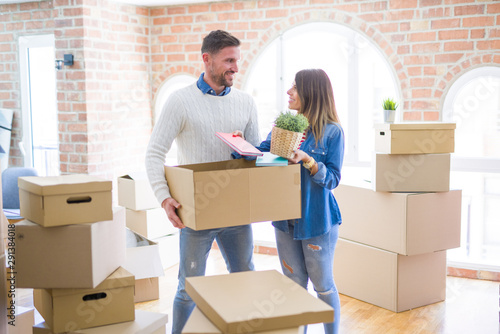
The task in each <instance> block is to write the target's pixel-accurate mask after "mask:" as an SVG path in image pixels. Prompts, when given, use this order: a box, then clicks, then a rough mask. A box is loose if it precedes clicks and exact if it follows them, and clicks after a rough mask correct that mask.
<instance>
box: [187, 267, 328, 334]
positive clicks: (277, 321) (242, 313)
mask: <svg viewBox="0 0 500 334" xmlns="http://www.w3.org/2000/svg"><path fill="white" fill-rule="evenodd" d="M222 289H223V290H224V293H223V294H221V293H220V292H221V290H222ZM186 291H187V293H188V294H189V295H190V296H191V298H192V299H193V300H194V301H195V303H196V305H197V306H198V307H199V308H200V310H201V311H202V312H203V313H204V314H205V316H207V317H208V318H209V319H210V320H211V321H212V322H213V323H214V324H215V325H216V326H217V327H218V328H219V329H220V330H221V331H223V332H225V333H227V332H231V333H233V332H234V333H235V332H243V331H245V332H253V331H258V332H260V331H264V330H273V329H282V328H283V327H298V326H301V325H306V324H311V323H320V322H332V321H333V308H332V307H330V306H329V305H327V304H326V303H325V302H323V301H321V300H319V299H318V298H316V297H314V296H313V295H311V294H310V293H309V292H307V290H305V289H303V288H302V287H300V285H298V284H297V283H295V282H294V281H293V280H291V279H290V278H288V277H286V276H285V275H283V274H280V273H279V272H277V271H276V270H267V271H247V272H238V273H232V274H226V275H215V276H200V277H188V278H186ZM234 296H238V298H235V297H234Z"/></svg>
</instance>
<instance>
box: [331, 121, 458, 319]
mask: <svg viewBox="0 0 500 334" xmlns="http://www.w3.org/2000/svg"><path fill="white" fill-rule="evenodd" d="M454 129H455V124H443V123H439V124H438V123H424V124H382V125H377V126H376V129H375V132H376V137H375V150H376V153H375V155H374V160H373V164H372V182H371V183H369V182H366V181H357V182H353V181H352V180H351V181H349V182H343V184H341V185H339V187H338V188H337V189H336V190H335V197H336V199H337V201H338V203H339V206H340V210H341V212H342V218H343V219H342V220H343V224H342V226H341V228H340V239H339V242H338V245H337V250H336V252H335V266H334V268H335V269H334V274H335V281H336V283H337V286H338V289H339V292H341V293H343V294H346V295H349V296H351V297H354V298H357V299H360V300H363V301H366V302H369V303H372V304H374V305H377V306H380V307H383V308H386V309H389V310H391V311H394V312H401V311H406V310H409V309H411V308H415V307H419V306H424V305H427V304H431V303H435V302H439V301H442V300H444V299H445V292H446V250H447V249H451V248H456V247H459V246H460V220H461V198H462V194H461V191H460V190H450V187H449V179H450V153H452V152H453V150H454Z"/></svg>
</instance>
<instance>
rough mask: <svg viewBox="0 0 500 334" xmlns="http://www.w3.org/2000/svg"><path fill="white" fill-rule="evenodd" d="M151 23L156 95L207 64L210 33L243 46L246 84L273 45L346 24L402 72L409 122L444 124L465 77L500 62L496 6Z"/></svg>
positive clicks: (355, 6)
mask: <svg viewBox="0 0 500 334" xmlns="http://www.w3.org/2000/svg"><path fill="white" fill-rule="evenodd" d="M151 18H152V24H153V26H152V30H151V41H152V50H151V51H152V64H153V76H154V78H155V81H154V86H153V90H154V91H156V90H157V89H158V86H159V84H161V82H163V80H164V78H167V77H168V76H169V75H171V74H174V73H177V72H178V71H185V70H182V69H180V68H181V66H182V65H184V64H189V63H191V62H193V61H196V62H198V63H199V62H200V61H201V57H200V55H199V49H200V45H201V39H202V38H203V36H204V35H205V34H206V33H207V32H208V31H210V30H213V29H226V30H229V31H231V32H233V33H234V34H235V35H236V36H238V37H239V38H240V39H241V40H242V41H243V46H242V51H243V52H242V62H241V66H240V68H241V70H240V75H239V77H238V80H239V81H238V82H239V83H240V85H241V83H242V82H244V80H245V78H246V76H245V73H246V71H245V69H247V68H250V66H251V65H252V63H253V62H254V61H255V59H256V58H257V57H258V56H259V54H260V52H261V51H262V50H263V49H264V48H265V46H266V45H267V44H268V43H270V42H271V41H272V40H273V39H275V38H277V37H278V36H279V34H280V33H282V32H284V31H286V30H287V29H289V28H292V27H294V26H297V25H299V24H303V23H307V22H315V21H322V22H334V23H340V24H343V25H346V26H348V27H351V28H352V29H354V30H356V31H359V32H361V33H362V34H364V35H365V36H366V37H368V38H369V39H370V40H371V41H372V42H374V43H375V44H376V45H378V47H379V48H380V49H381V50H382V51H383V53H384V54H385V55H386V57H387V60H388V62H389V63H390V64H391V65H392V67H393V69H394V72H395V73H396V74H397V78H398V80H399V85H400V87H401V89H402V93H403V98H404V101H403V107H404V120H406V121H436V120H439V119H440V108H441V106H442V103H443V100H444V95H445V92H446V91H447V89H448V88H449V87H450V85H451V83H452V82H453V81H454V80H455V79H456V78H457V77H458V76H459V75H461V74H463V73H464V72H465V71H467V70H469V69H470V68H472V67H475V66H481V65H495V66H498V65H499V64H500V54H499V50H500V29H499V28H498V26H499V25H500V3H499V2H498V1H473V0H421V1H417V0H402V1H332V0H270V1H234V2H227V3H212V4H196V5H190V6H176V7H168V8H158V9H153V10H151ZM186 72H188V73H192V74H198V73H199V72H200V70H199V69H198V70H197V69H196V68H195V67H192V68H189V69H188V70H187V71H186Z"/></svg>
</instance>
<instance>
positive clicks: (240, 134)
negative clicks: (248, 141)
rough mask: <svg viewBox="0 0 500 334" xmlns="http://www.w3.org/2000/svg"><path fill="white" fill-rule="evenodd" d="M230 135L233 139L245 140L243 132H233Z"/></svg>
mask: <svg viewBox="0 0 500 334" xmlns="http://www.w3.org/2000/svg"><path fill="white" fill-rule="evenodd" d="M232 135H233V137H241V138H243V139H245V136H244V135H243V131H241V130H236V131H233V132H232Z"/></svg>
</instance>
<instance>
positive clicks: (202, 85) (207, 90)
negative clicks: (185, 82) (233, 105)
mask: <svg viewBox="0 0 500 334" xmlns="http://www.w3.org/2000/svg"><path fill="white" fill-rule="evenodd" d="M204 75H205V72H203V73H202V74H201V75H200V77H199V78H198V81H197V82H196V86H197V87H198V89H199V90H201V92H202V93H203V94H210V95H214V96H224V95H227V94H229V92H230V91H231V87H225V88H224V90H223V91H222V92H220V94H219V95H217V94H215V91H214V90H213V89H212V87H210V85H209V84H207V83H206V82H205V80H203V77H204Z"/></svg>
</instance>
